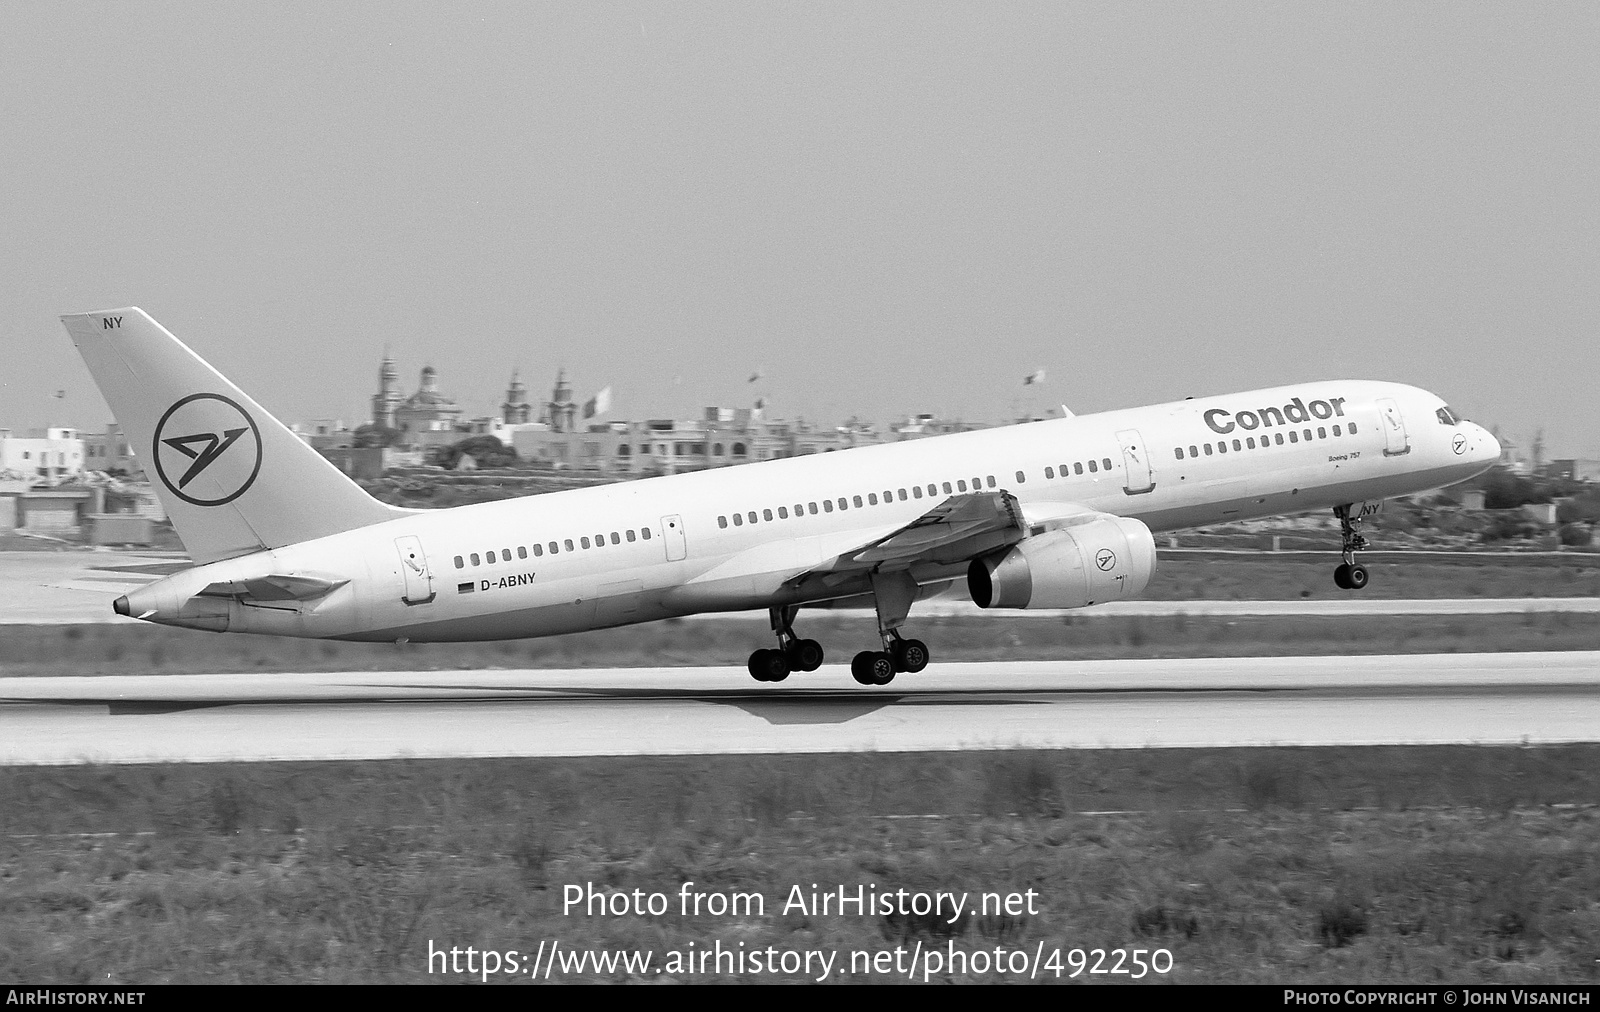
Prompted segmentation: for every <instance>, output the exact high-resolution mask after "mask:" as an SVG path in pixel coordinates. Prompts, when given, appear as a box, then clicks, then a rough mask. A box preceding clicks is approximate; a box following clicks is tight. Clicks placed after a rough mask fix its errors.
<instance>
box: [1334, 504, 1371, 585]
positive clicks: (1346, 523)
mask: <svg viewBox="0 0 1600 1012" xmlns="http://www.w3.org/2000/svg"><path fill="white" fill-rule="evenodd" d="M1333 515H1334V516H1336V517H1338V518H1339V533H1340V535H1341V537H1342V539H1343V545H1342V547H1341V549H1340V551H1342V552H1343V554H1344V563H1343V564H1342V565H1340V566H1339V567H1338V568H1337V569H1335V570H1334V571H1333V582H1334V584H1335V585H1336V586H1338V587H1339V589H1340V590H1361V589H1362V588H1363V587H1365V586H1366V585H1367V579H1368V577H1367V567H1366V566H1363V565H1361V564H1360V563H1359V562H1357V561H1356V553H1357V552H1359V551H1361V550H1362V549H1363V548H1366V547H1367V539H1366V538H1364V537H1362V536H1361V519H1362V518H1361V517H1360V516H1355V517H1352V516H1351V515H1350V506H1349V505H1348V504H1347V505H1344V506H1335V507H1334V508H1333Z"/></svg>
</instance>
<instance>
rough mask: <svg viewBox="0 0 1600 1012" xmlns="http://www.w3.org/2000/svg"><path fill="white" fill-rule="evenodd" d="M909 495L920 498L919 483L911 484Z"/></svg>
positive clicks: (920, 487) (920, 489)
mask: <svg viewBox="0 0 1600 1012" xmlns="http://www.w3.org/2000/svg"><path fill="white" fill-rule="evenodd" d="M911 495H912V496H913V497H914V498H917V499H921V498H922V486H921V485H913V486H911Z"/></svg>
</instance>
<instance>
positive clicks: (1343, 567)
mask: <svg viewBox="0 0 1600 1012" xmlns="http://www.w3.org/2000/svg"><path fill="white" fill-rule="evenodd" d="M1350 568H1351V567H1350V566H1349V564H1348V563H1340V564H1339V566H1338V568H1336V569H1335V570H1334V571H1333V585H1334V586H1335V587H1338V588H1339V589H1340V590H1350V589H1351V587H1350Z"/></svg>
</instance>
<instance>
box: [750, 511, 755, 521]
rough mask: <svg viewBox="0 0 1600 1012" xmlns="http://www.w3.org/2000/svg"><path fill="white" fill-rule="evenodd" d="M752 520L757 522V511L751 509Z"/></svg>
mask: <svg viewBox="0 0 1600 1012" xmlns="http://www.w3.org/2000/svg"><path fill="white" fill-rule="evenodd" d="M750 522H751V523H755V522H756V511H755V510H751V511H750Z"/></svg>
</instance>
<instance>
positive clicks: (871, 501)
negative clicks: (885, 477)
mask: <svg viewBox="0 0 1600 1012" xmlns="http://www.w3.org/2000/svg"><path fill="white" fill-rule="evenodd" d="M867 505H868V506H876V505H878V493H876V492H868V493H867Z"/></svg>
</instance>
